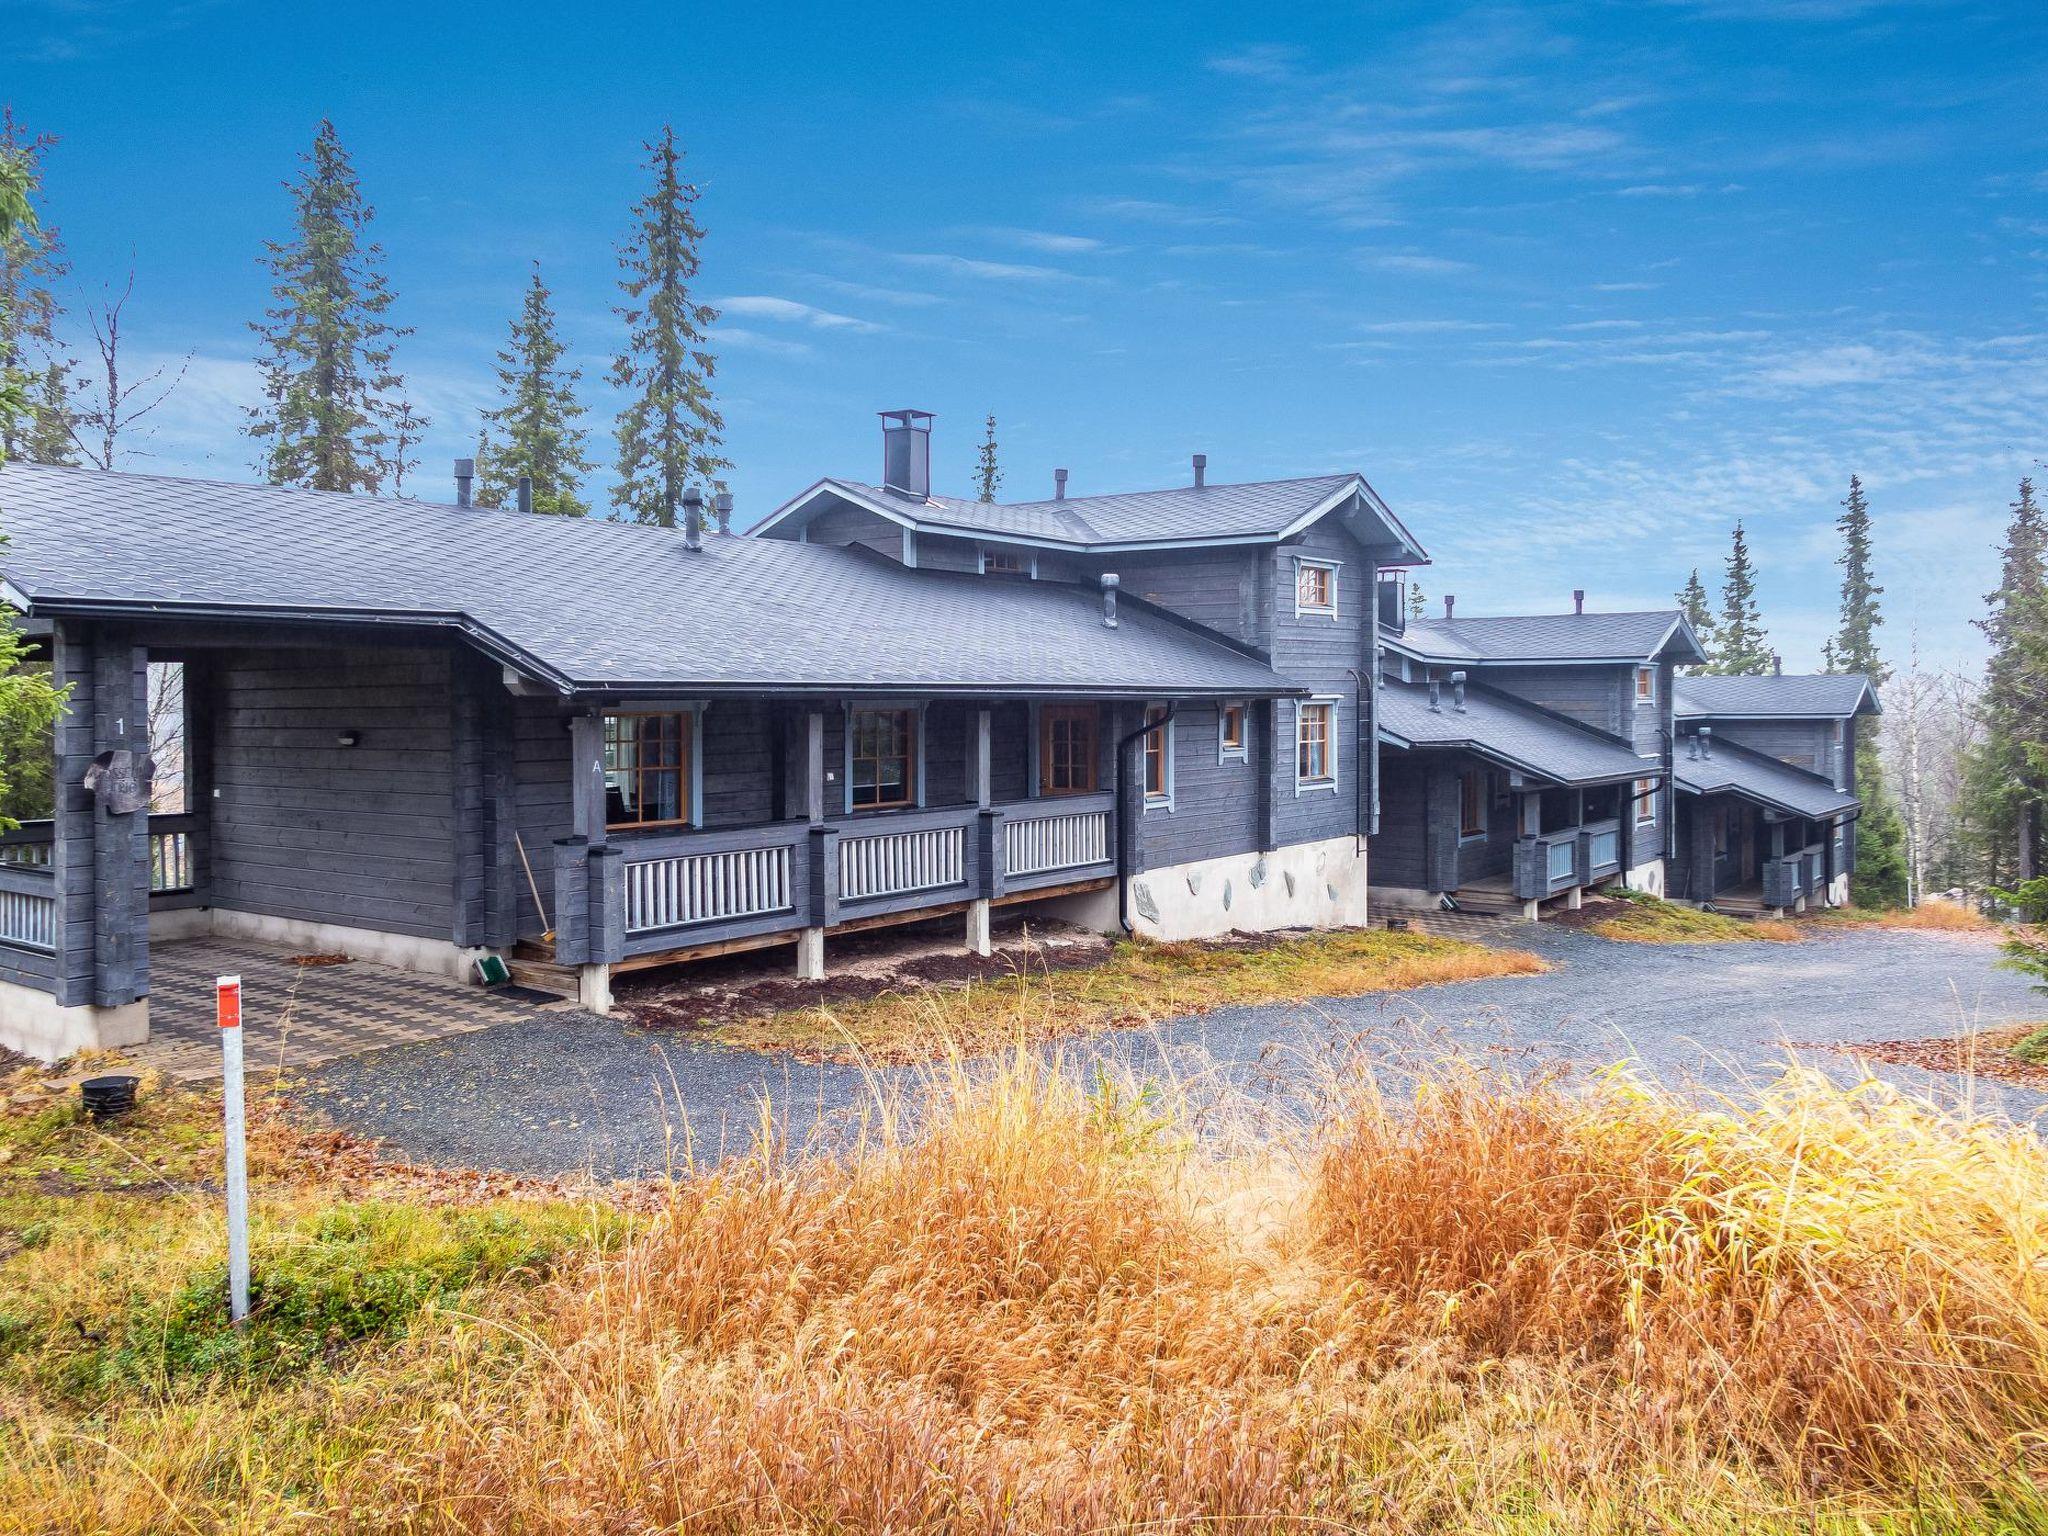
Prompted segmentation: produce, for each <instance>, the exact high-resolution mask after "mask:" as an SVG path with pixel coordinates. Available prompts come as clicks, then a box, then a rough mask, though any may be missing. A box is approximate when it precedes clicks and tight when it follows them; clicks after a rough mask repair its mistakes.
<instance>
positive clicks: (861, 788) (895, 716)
mask: <svg viewBox="0 0 2048 1536" xmlns="http://www.w3.org/2000/svg"><path fill="white" fill-rule="evenodd" d="M848 729H849V730H850V731H851V733H852V736H851V740H850V743H849V744H850V746H851V748H852V753H851V756H852V759H853V761H852V773H851V777H850V778H849V780H848V794H849V796H850V798H851V801H852V805H853V808H854V809H855V810H856V811H882V810H889V809H891V808H893V807H896V806H904V805H911V804H914V803H915V802H916V800H917V711H916V710H914V709H857V710H855V711H854V712H853V718H852V721H851V722H850V724H849V727H848Z"/></svg>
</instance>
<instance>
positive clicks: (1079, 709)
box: [1038, 704, 1099, 795]
mask: <svg viewBox="0 0 2048 1536" xmlns="http://www.w3.org/2000/svg"><path fill="white" fill-rule="evenodd" d="M1095 721H1096V708H1095V706H1094V705H1093V704H1048V705H1046V706H1045V707H1044V708H1043V709H1042V710H1040V711H1039V715H1038V789H1039V793H1041V794H1046V795H1085V794H1088V793H1090V792H1091V791H1092V790H1093V789H1094V788H1095V785H1096V777H1095V775H1096V768H1097V763H1098V761H1099V759H1098V757H1097V755H1096V735H1095Z"/></svg>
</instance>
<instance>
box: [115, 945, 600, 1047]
mask: <svg viewBox="0 0 2048 1536" xmlns="http://www.w3.org/2000/svg"><path fill="white" fill-rule="evenodd" d="M294 953H295V951H293V950H291V949H289V948H287V947H284V946H282V945H277V944H262V943H257V942H254V941H251V940H241V939H187V940H183V941H180V942H175V943H169V944H159V945H152V946H151V949H150V957H149V965H150V996H149V1030H150V1038H149V1040H148V1042H147V1043H146V1044H144V1045H141V1046H138V1047H137V1048H136V1049H135V1050H133V1051H131V1052H129V1053H128V1055H129V1056H130V1057H131V1058H132V1059H133V1060H134V1061H135V1062H136V1063H137V1064H138V1065H143V1066H150V1067H155V1068H157V1069H158V1070H159V1071H161V1072H163V1073H164V1074H165V1075H166V1076H169V1077H176V1078H210V1077H218V1076H219V1075H220V1031H219V1027H218V1025H217V1024H216V1023H215V1020H214V982H215V979H216V978H218V977H221V976H235V975H239V976H240V977H241V978H242V1034H243V1045H242V1049H243V1053H244V1056H245V1059H246V1060H247V1062H248V1065H249V1069H250V1070H251V1071H276V1070H278V1069H280V1068H283V1069H289V1070H297V1069H300V1068H304V1067H312V1066H317V1065H319V1064H320V1063H322V1062H328V1061H333V1060H335V1059H337V1058H338V1057H343V1056H351V1055H355V1054H357V1053H359V1052H363V1051H375V1050H381V1049H382V1048H384V1047H386V1046H400V1045H414V1044H418V1043H419V1042H421V1041H427V1040H439V1039H441V1038H443V1037H445V1036H448V1035H454V1034H462V1033H465V1032H467V1031H470V1030H477V1029H489V1028H491V1027H492V1026H493V1025H497V1024H505V1023H508V1022H513V1021H516V1020H519V1019H523V1018H525V1017H526V1016H527V1015H529V1014H534V1013H537V1012H538V1013H541V1014H542V1016H543V1017H551V1018H552V1017H556V1015H557V1010H552V1009H550V1010H540V1009H537V1008H536V1007H535V1005H533V1004H531V1003H524V1002H518V1001H514V1000H512V999H507V998H499V997H494V996H492V995H491V994H490V993H487V992H485V991H484V990H483V989H482V988H480V987H473V986H469V985H467V984H466V983H463V982H459V981H455V980H453V979H452V978H450V977H446V976H424V975H420V974H418V973H417V972H413V971H400V970H394V969H392V968H391V967H390V966H384V965H372V964H370V963H369V962H368V961H364V960H351V961H349V962H348V963H347V964H345V965H306V966H301V965H295V964H293V963H292V957H293V955H294ZM575 1016H576V1017H579V1018H585V1019H588V1017H589V1016H588V1015H583V1014H577V1015H575Z"/></svg>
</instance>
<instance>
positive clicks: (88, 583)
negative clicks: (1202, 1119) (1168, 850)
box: [0, 464, 1306, 698]
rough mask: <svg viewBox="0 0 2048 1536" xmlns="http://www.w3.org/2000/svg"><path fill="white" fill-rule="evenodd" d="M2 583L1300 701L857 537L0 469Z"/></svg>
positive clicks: (722, 678)
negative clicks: (799, 537) (698, 541)
mask: <svg viewBox="0 0 2048 1536" xmlns="http://www.w3.org/2000/svg"><path fill="white" fill-rule="evenodd" d="M0 530H4V531H5V533H6V534H7V536H8V538H9V540H10V543H9V544H7V545H6V546H4V547H0V582H4V583H5V585H6V587H7V588H8V589H10V591H11V592H13V593H15V594H18V595H19V598H20V600H21V601H23V602H25V603H26V604H27V605H28V606H29V608H30V611H31V612H32V613H34V614H36V615H38V616H44V615H51V614H82V615H105V616H125V615H133V616H139V617H149V618H175V617H180V616H188V617H204V618H231V619H271V620H279V621H287V622H308V621H317V622H328V623H341V624H355V625H371V624H376V625H383V626H386V627H389V626H393V625H396V626H401V627H406V628H435V629H446V630H452V631H454V632H456V633H457V634H459V635H461V636H462V637H463V638H465V639H466V640H468V641H469V642H470V643H471V644H474V645H476V646H477V647H478V648H479V649H481V650H484V651H485V652H487V653H488V654H490V655H493V656H495V657H497V658H499V659H500V660H502V661H504V662H506V663H508V664H509V665H512V666H514V667H516V668H517V669H519V670H520V671H521V672H523V673H525V674H526V675H527V676H529V677H533V678H535V679H538V680H540V681H543V682H546V683H549V684H551V685H553V686H554V687H556V688H558V689H560V690H562V691H564V692H587V693H602V694H614V693H616V694H627V693H639V694H649V695H670V696H685V697H687V696H689V695H692V694H699V693H704V694H710V693H746V692H755V693H759V692H772V693H784V694H808V695H825V696H831V695H834V694H841V693H863V694H870V695H872V694H875V693H880V692H887V691H901V692H906V693H908V692H916V693H920V694H927V693H929V694H945V693H952V694H966V695H996V694H1010V695H1027V696H1061V695H1065V696H1073V695H1076V694H1085V695H1090V696H1096V697H1103V696H1108V697H1120V698H1158V697H1210V696H1216V697H1230V696H1236V695H1239V694H1242V695H1246V696H1275V695H1282V694H1295V693H1301V692H1305V691H1306V690H1304V689H1301V688H1299V687H1297V686H1295V685H1294V684H1292V683H1290V682H1289V681H1287V680H1286V679H1284V678H1282V677H1280V676H1279V675H1278V674H1277V673H1275V672H1274V671H1273V669H1272V668H1271V667H1270V666H1269V665H1267V664H1266V663H1265V662H1264V661H1263V660H1260V659H1259V658H1258V657H1256V656H1253V655H1248V654H1246V652H1245V651H1244V650H1243V649H1242V648H1240V647H1237V646H1234V645H1232V644H1231V643H1230V642H1228V641H1226V640H1224V639H1223V638H1222V637H1221V636H1212V635H1210V634H1208V633H1207V632H1206V631H1201V630H1198V629H1197V628H1196V627H1195V626H1193V625H1191V624H1188V623H1186V622H1185V621H1179V620H1174V619H1170V618H1168V617H1166V616H1163V615H1161V614H1158V613H1157V612H1155V611H1154V610H1152V609H1151V607H1150V606H1149V605H1147V604H1145V603H1142V602H1136V601H1132V600H1128V599H1127V600H1126V601H1125V602H1124V603H1123V604H1121V605H1120V609H1119V619H1120V622H1119V624H1118V626H1117V627H1116V628H1114V629H1111V628H1109V627H1107V626H1106V625H1104V624H1103V622H1102V613H1101V599H1100V597H1099V595H1098V594H1097V593H1095V592H1094V591H1092V590H1087V589H1083V588H1080V587H1076V586H1069V585H1062V584H1059V583H1055V582H992V581H987V580H985V579H983V578H981V577H977V576H966V575H953V574H949V573H946V572H939V571H917V570H910V569H907V568H905V567H904V566H902V565H899V564H897V563H896V562H895V561H892V560H888V559H884V558H882V557H880V556H877V555H873V554H871V553H869V552H868V551H865V550H859V549H848V548H836V547H829V546H824V545H813V544H795V543H789V542H785V541H779V540H768V539H748V538H739V537H734V536H730V535H718V534H711V535H708V536H707V537H706V538H705V540H704V548H703V550H702V551H701V552H697V553H692V552H691V551H689V550H688V549H686V548H685V547H684V541H683V535H682V533H681V532H680V531H678V530H675V529H666V528H647V527H641V526H638V525H636V524H631V523H612V522H603V521H599V520H596V519H584V518H567V517H543V516H537V515H535V514H531V513H520V512H508V511H501V510H497V509H493V508H486V507H452V506H444V505H438V504H435V503H431V502H417V501H398V500H391V499H386V498H381V497H372V496H350V495H339V494H334V493H329V492H322V491H300V490H288V489H281V488H278V487H275V486H258V485H236V484H230V483H224V482H217V481H206V480H180V479H172V478H169V477H166V476H161V475H131V474H110V473H106V472H104V471H100V470H91V469H51V468H45V467H41V466H36V465H27V464H9V465H6V466H4V467H0Z"/></svg>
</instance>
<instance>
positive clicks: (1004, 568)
mask: <svg viewBox="0 0 2048 1536" xmlns="http://www.w3.org/2000/svg"><path fill="white" fill-rule="evenodd" d="M980 549H981V574H982V575H984V576H1023V577H1028V578H1029V579H1031V580H1033V581H1036V580H1037V579H1038V556H1037V554H1036V553H1035V552H1034V551H1032V550H1028V549H1005V548H1003V547H1001V546H1000V545H998V546H990V545H987V544H983V545H981V546H980Z"/></svg>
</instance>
